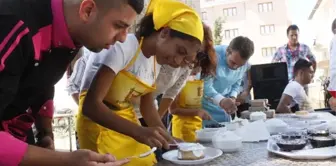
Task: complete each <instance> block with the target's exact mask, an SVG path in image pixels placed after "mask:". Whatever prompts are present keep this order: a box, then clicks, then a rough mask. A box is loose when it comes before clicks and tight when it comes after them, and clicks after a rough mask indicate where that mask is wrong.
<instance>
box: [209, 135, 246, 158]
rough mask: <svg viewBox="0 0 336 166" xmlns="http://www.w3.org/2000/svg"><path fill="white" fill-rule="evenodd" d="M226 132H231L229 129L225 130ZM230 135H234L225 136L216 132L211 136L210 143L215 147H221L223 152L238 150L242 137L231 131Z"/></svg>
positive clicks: (240, 146)
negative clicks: (230, 136)
mask: <svg viewBox="0 0 336 166" xmlns="http://www.w3.org/2000/svg"><path fill="white" fill-rule="evenodd" d="M227 132H231V131H227ZM230 135H234V137H232V138H229V137H228V138H226V137H225V136H223V135H222V134H216V135H215V136H214V137H213V138H212V145H213V146H214V147H215V148H218V149H221V150H222V151H223V152H227V153H228V152H236V151H238V150H239V149H241V148H242V146H243V144H242V142H243V139H242V138H241V137H239V136H237V135H236V134H234V133H233V132H231V133H230Z"/></svg>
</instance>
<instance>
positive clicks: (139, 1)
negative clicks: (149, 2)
mask: <svg viewBox="0 0 336 166" xmlns="http://www.w3.org/2000/svg"><path fill="white" fill-rule="evenodd" d="M124 1H126V2H127V4H129V5H130V6H131V7H132V8H133V9H134V10H135V12H137V13H138V14H140V13H141V12H142V10H143V9H144V0H124Z"/></svg>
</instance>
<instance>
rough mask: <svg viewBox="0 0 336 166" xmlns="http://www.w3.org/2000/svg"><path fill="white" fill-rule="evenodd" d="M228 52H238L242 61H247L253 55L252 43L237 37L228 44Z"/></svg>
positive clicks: (247, 39)
mask: <svg viewBox="0 0 336 166" xmlns="http://www.w3.org/2000/svg"><path fill="white" fill-rule="evenodd" d="M228 51H238V52H239V54H240V56H241V57H242V58H243V59H244V60H248V59H249V58H250V57H251V56H252V55H253V53H254V43H253V41H252V40H250V39H249V38H248V37H244V36H238V37H236V38H234V39H233V40H232V41H231V42H230V44H229V47H228Z"/></svg>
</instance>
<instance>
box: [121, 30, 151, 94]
mask: <svg viewBox="0 0 336 166" xmlns="http://www.w3.org/2000/svg"><path fill="white" fill-rule="evenodd" d="M143 40H144V37H141V39H140V43H139V47H138V49H137V51H136V52H135V56H133V58H132V60H131V61H130V62H129V63H128V64H127V66H126V67H125V68H124V69H123V70H127V69H129V68H130V67H131V66H132V65H133V64H134V62H135V61H136V59H137V58H138V56H139V54H140V51H141V46H142V43H143ZM153 61H154V82H153V85H152V86H153V87H154V88H156V56H154V60H153Z"/></svg>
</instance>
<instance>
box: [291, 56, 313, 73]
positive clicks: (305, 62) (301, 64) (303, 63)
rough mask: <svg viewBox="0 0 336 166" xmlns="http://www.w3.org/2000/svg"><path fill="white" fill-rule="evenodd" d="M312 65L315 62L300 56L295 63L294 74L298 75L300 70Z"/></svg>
mask: <svg viewBox="0 0 336 166" xmlns="http://www.w3.org/2000/svg"><path fill="white" fill-rule="evenodd" d="M311 66H313V63H311V62H310V61H308V60H306V59H302V58H300V59H299V60H298V61H297V62H296V63H295V65H294V75H296V74H297V72H298V71H299V70H303V69H308V68H310V67H311Z"/></svg>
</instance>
